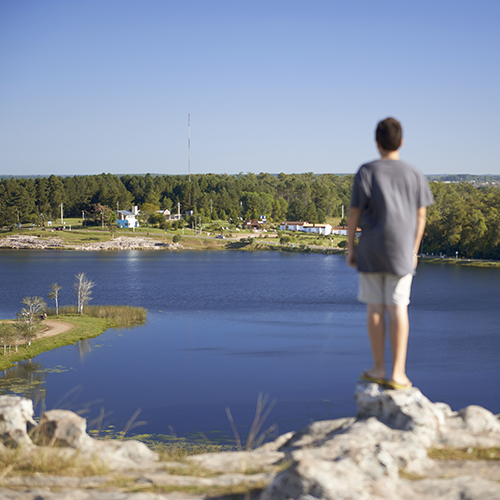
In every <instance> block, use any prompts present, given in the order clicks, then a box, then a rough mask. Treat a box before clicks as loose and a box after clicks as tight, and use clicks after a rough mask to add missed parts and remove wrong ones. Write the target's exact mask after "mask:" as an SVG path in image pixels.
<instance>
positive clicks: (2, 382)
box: [0, 359, 47, 411]
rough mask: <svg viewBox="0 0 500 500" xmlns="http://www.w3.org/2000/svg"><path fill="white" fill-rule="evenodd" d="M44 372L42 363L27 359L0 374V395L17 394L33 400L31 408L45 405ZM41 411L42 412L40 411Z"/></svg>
mask: <svg viewBox="0 0 500 500" xmlns="http://www.w3.org/2000/svg"><path fill="white" fill-rule="evenodd" d="M46 373H47V372H46V370H45V368H44V366H43V363H40V362H38V361H33V360H31V359H27V360H25V361H21V362H19V363H17V364H16V365H14V366H13V367H12V368H9V369H8V370H5V371H3V372H2V375H1V377H0V394H2V395H6V394H17V395H18V396H23V397H25V398H29V399H32V400H33V406H34V407H36V406H37V404H38V403H41V406H42V408H43V407H44V404H45V396H46V388H45V382H46ZM42 411H43V410H42Z"/></svg>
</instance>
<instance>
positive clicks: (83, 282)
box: [75, 273, 95, 314]
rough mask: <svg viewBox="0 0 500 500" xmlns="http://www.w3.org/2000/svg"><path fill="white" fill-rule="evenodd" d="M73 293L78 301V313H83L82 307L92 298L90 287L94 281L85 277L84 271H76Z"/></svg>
mask: <svg viewBox="0 0 500 500" xmlns="http://www.w3.org/2000/svg"><path fill="white" fill-rule="evenodd" d="M75 278H76V282H75V295H76V297H77V302H78V314H83V307H84V306H85V305H87V304H88V303H89V301H91V300H92V298H91V297H90V295H91V294H92V288H93V287H94V285H95V283H94V282H93V281H91V280H89V279H88V278H87V275H86V274H85V273H78V274H76V275H75Z"/></svg>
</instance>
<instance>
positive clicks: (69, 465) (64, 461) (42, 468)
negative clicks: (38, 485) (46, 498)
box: [0, 447, 109, 480]
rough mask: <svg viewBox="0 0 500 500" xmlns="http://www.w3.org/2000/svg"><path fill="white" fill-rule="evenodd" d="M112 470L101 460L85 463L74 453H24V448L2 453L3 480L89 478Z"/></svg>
mask: <svg viewBox="0 0 500 500" xmlns="http://www.w3.org/2000/svg"><path fill="white" fill-rule="evenodd" d="M108 472H109V469H108V467H107V466H106V464H104V463H103V462H101V461H98V460H96V459H95V460H91V461H89V460H82V459H80V457H79V456H78V453H75V452H73V450H69V453H68V450H63V449H60V448H47V447H44V448H40V449H36V450H34V451H28V450H27V451H24V450H23V449H22V448H21V447H18V448H4V449H3V450H2V453H0V480H1V479H3V478H4V477H7V476H32V475H34V474H46V475H53V476H76V477H88V476H96V475H105V474H107V473H108Z"/></svg>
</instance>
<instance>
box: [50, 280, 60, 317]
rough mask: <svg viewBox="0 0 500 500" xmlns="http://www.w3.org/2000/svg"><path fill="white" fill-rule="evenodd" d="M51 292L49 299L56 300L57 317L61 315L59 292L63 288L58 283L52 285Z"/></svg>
mask: <svg viewBox="0 0 500 500" xmlns="http://www.w3.org/2000/svg"><path fill="white" fill-rule="evenodd" d="M50 288H51V290H52V291H51V292H49V299H52V300H55V302H56V315H58V314H59V290H60V289H61V288H62V286H59V285H58V284H57V283H52V285H50Z"/></svg>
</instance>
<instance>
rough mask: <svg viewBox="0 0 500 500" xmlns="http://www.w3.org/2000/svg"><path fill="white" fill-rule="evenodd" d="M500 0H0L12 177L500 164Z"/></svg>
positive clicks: (485, 169)
mask: <svg viewBox="0 0 500 500" xmlns="http://www.w3.org/2000/svg"><path fill="white" fill-rule="evenodd" d="M499 14H500V2H497V1H483V0H478V1H476V2H474V3H473V2H464V1H460V0H454V1H449V0H443V1H436V0H433V1H427V0H423V1H419V2H410V1H406V0H398V1H385V0H379V1H376V2H375V1H373V0H369V1H365V0H359V1H357V0H352V1H349V2H347V1H334V0H330V1H320V0H317V1H315V0H309V1H305V0H304V1H295V0H276V1H273V0H267V1H259V0H252V1H248V0H247V1H243V0H231V1H228V0H184V1H180V0H161V1H160V0H142V1H139V0H137V1H130V0H71V1H69V0H63V1H61V0H0V174H2V175H8V174H12V175H35V174H39V175H48V174H52V173H53V174H56V175H76V174H78V175H83V174H98V173H102V172H106V173H108V172H110V173H114V174H125V173H147V172H150V173H161V174H182V173H187V169H188V151H187V132H188V131H187V114H188V113H190V115H191V172H192V173H208V172H214V173H227V174H233V173H238V172H245V173H246V172H255V173H258V172H271V173H279V172H285V173H292V172H295V173H301V172H315V173H328V172H329V173H354V172H355V171H356V169H357V167H358V166H359V165H360V164H361V163H363V162H364V161H368V160H370V159H373V158H375V157H376V150H375V147H374V141H373V133H374V128H375V125H376V122H377V121H378V120H379V119H381V118H385V117H386V116H395V117H396V118H398V119H400V120H401V121H402V123H403V127H404V133H405V140H406V143H405V146H404V148H403V149H402V151H401V154H402V157H403V158H404V159H406V160H408V161H410V162H411V163H414V164H416V165H417V166H419V167H420V169H421V170H422V171H423V172H424V173H426V174H439V173H476V174H499V173H500V168H499V166H500V162H499V157H500V153H499V151H500V148H499V147H498V146H497V143H498V138H499V137H500V105H499V103H500V98H499V90H500V81H499V80H500V78H499V76H500V65H499V62H498V61H499V49H500V43H499V42H500V30H499V29H498V22H499V19H500V15H499Z"/></svg>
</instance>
